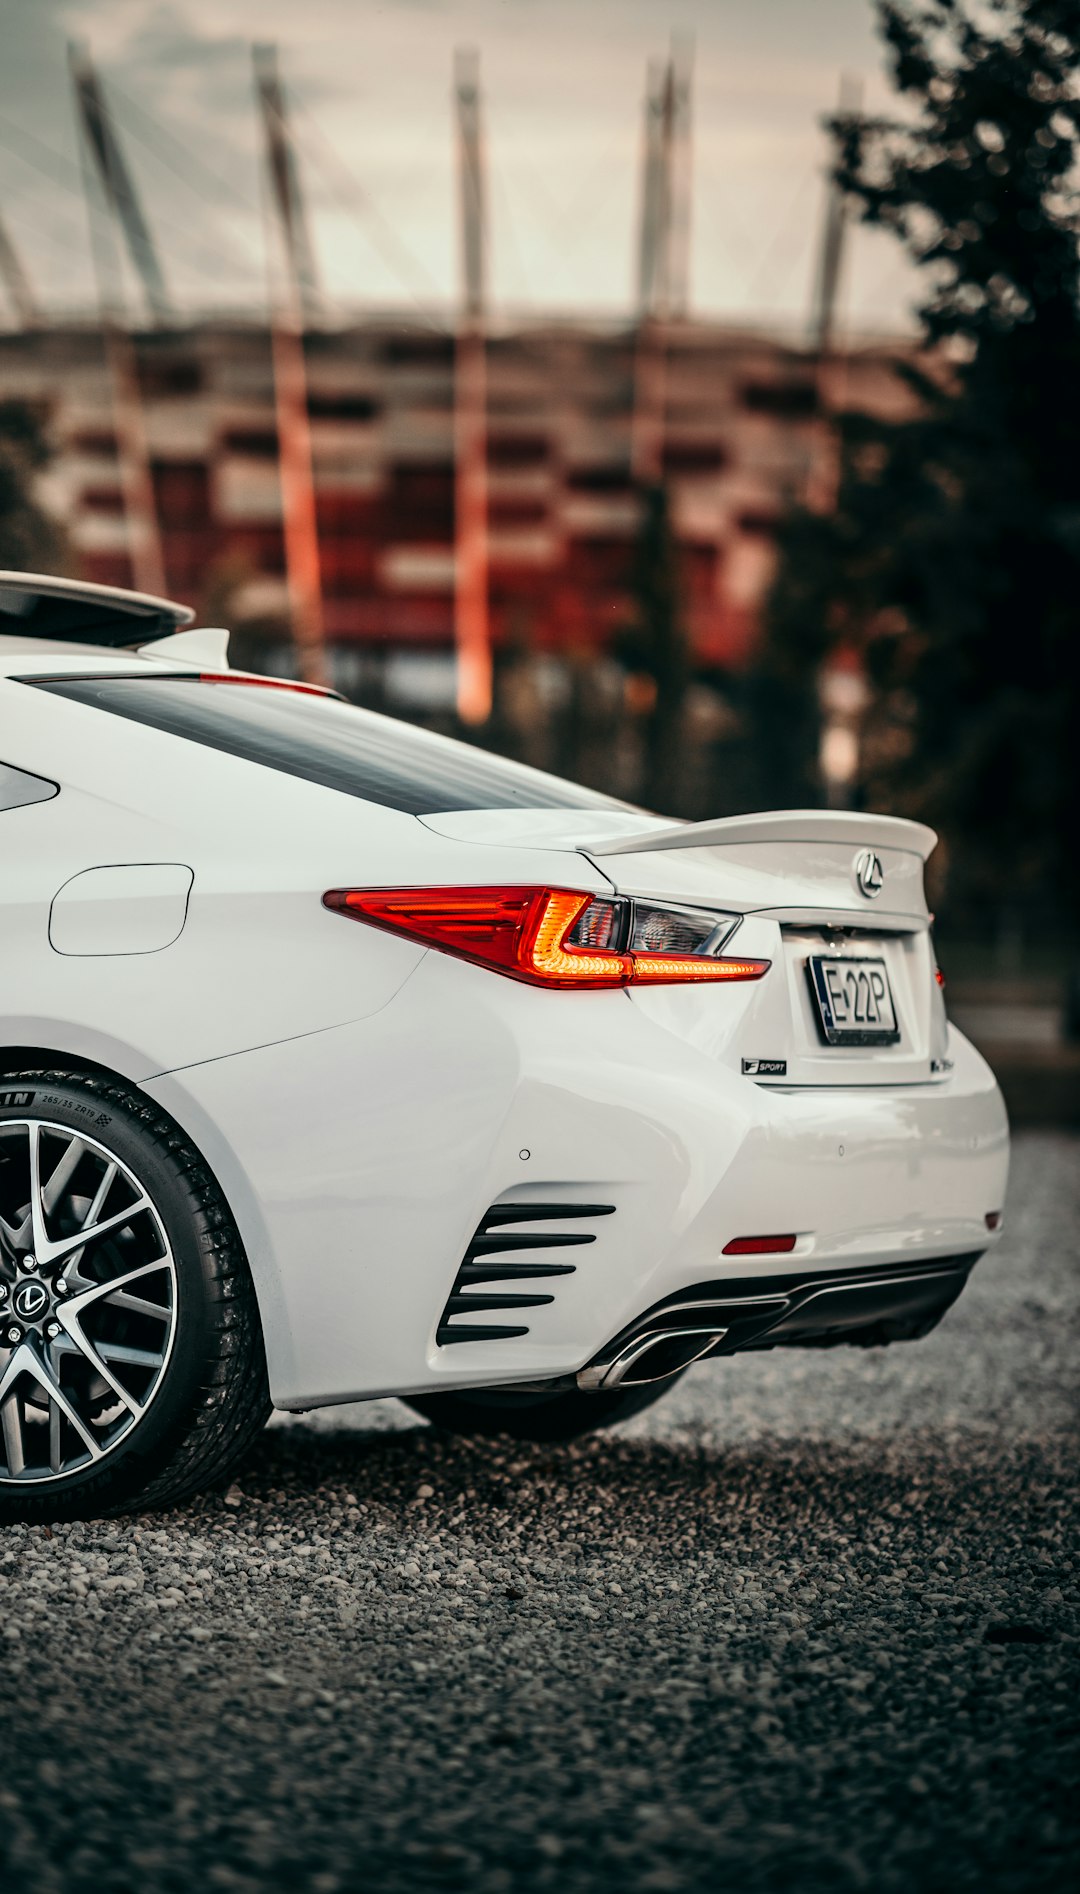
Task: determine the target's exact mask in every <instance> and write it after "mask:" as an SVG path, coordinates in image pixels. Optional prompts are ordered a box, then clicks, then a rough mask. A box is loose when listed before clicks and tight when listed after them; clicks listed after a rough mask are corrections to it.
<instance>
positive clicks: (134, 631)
mask: <svg viewBox="0 0 1080 1894" xmlns="http://www.w3.org/2000/svg"><path fill="white" fill-rule="evenodd" d="M194 616H195V614H194V612H193V611H192V610H191V608H190V606H188V605H178V604H177V603H176V601H175V600H174V599H170V598H154V597H153V596H152V595H151V594H150V593H149V592H128V591H125V590H124V588H123V587H122V586H118V585H92V584H91V583H90V581H89V580H84V579H61V578H57V577H56V576H55V575H54V574H52V573H43V572H0V632H9V633H12V634H13V635H14V636H16V637H19V638H45V639H48V640H50V641H59V642H61V643H64V644H92V645H97V646H98V647H99V648H100V647H101V646H103V645H104V646H111V647H113V648H114V649H117V650H121V651H124V650H128V651H130V650H137V649H138V647H139V646H140V645H144V644H150V643H153V642H156V640H158V639H159V638H171V637H172V636H173V635H174V633H176V632H178V631H181V630H182V629H183V627H184V626H185V625H190V623H191V621H192V619H193V618H194Z"/></svg>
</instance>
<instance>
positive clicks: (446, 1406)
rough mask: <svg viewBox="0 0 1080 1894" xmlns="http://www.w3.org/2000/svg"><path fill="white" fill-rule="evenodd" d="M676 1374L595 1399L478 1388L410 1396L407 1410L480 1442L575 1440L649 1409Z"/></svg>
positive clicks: (577, 1391)
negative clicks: (455, 1392) (458, 1392)
mask: <svg viewBox="0 0 1080 1894" xmlns="http://www.w3.org/2000/svg"><path fill="white" fill-rule="evenodd" d="M678 1379H679V1376H678V1375H670V1376H669V1377H668V1379H667V1380H666V1381H653V1382H651V1383H650V1384H649V1385H648V1386H647V1387H641V1388H613V1389H612V1390H611V1391H610V1392H609V1393H605V1392H604V1391H603V1389H599V1390H598V1391H597V1392H596V1393H595V1394H591V1393H584V1392H582V1391H581V1390H580V1389H577V1388H571V1389H569V1390H568V1391H567V1392H566V1393H564V1394H516V1393H515V1392H514V1391H513V1389H510V1388H500V1389H492V1391H491V1392H490V1393H487V1392H485V1391H483V1390H480V1389H477V1390H474V1391H473V1392H472V1393H469V1394H411V1395H409V1396H408V1398H407V1400H406V1402H405V1405H406V1407H411V1408H414V1409H415V1411H416V1412H417V1413H418V1414H423V1416H424V1418H425V1420H429V1421H433V1422H434V1424H435V1426H436V1427H441V1428H443V1429H444V1430H445V1431H446V1432H447V1433H449V1434H466V1435H473V1436H474V1437H476V1436H478V1437H479V1438H481V1439H484V1440H488V1439H498V1438H499V1437H502V1438H503V1439H509V1440H532V1441H559V1440H577V1439H579V1438H580V1437H581V1435H582V1434H592V1433H595V1432H596V1430H597V1428H599V1427H614V1425H615V1422H616V1421H622V1420H629V1419H630V1416H631V1415H632V1414H640V1413H641V1412H642V1410H643V1409H644V1408H646V1407H651V1406H652V1404H653V1402H654V1401H658V1400H659V1399H660V1396H661V1395H662V1394H666V1393H667V1391H668V1389H669V1388H672V1387H674V1385H675V1383H676V1381H677V1380H678Z"/></svg>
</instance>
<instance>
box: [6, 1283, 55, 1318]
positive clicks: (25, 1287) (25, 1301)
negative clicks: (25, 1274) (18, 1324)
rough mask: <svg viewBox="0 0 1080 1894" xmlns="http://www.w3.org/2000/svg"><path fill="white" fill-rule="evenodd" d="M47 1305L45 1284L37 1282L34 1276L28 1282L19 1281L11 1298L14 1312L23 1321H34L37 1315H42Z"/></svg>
mask: <svg viewBox="0 0 1080 1894" xmlns="http://www.w3.org/2000/svg"><path fill="white" fill-rule="evenodd" d="M48 1306H49V1292H48V1290H47V1289H46V1287H45V1284H44V1283H43V1282H38V1281H37V1280H36V1278H32V1279H31V1280H30V1281H28V1282H20V1283H19V1285H18V1287H17V1289H16V1291H15V1294H14V1295H13V1296H12V1298H11V1307H12V1309H13V1311H14V1313H15V1314H16V1315H21V1316H22V1319H23V1321H24V1322H36V1321H37V1319H38V1316H39V1315H44V1313H45V1311H46V1309H47V1308H48Z"/></svg>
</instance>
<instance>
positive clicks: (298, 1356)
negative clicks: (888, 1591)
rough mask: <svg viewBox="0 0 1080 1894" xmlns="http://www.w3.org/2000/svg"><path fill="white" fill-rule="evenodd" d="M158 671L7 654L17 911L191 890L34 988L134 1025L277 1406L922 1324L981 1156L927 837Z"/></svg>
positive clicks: (288, 695)
mask: <svg viewBox="0 0 1080 1894" xmlns="http://www.w3.org/2000/svg"><path fill="white" fill-rule="evenodd" d="M196 635H198V636H200V637H201V636H203V634H187V636H189V637H191V636H196ZM177 647H178V640H177V639H175V638H174V639H172V640H170V641H169V642H168V644H166V645H163V646H159V647H158V649H159V650H160V654H161V655H160V659H158V660H156V661H151V660H150V659H149V658H147V657H146V656H145V654H144V655H142V656H141V657H139V658H138V659H131V660H130V661H129V660H127V659H120V658H113V659H112V660H107V659H106V658H105V657H103V656H95V657H93V658H90V657H85V658H84V657H83V656H81V655H75V656H72V657H71V658H70V659H68V658H63V657H60V656H53V657H49V658H48V659H47V660H46V658H45V656H44V654H43V656H42V660H41V662H40V663H39V662H37V661H35V662H33V663H31V662H30V660H29V658H28V657H24V656H21V655H20V656H17V657H12V658H11V660H10V663H9V675H11V676H12V677H13V678H15V679H18V680H19V681H18V682H17V683H16V682H13V683H12V684H11V685H9V686H8V688H9V690H11V691H14V692H15V695H16V697H18V698H19V699H20V702H19V704H18V706H17V707H18V710H19V713H20V715H19V720H18V728H19V741H18V743H17V744H16V745H15V748H16V749H18V750H19V754H17V755H15V754H13V755H12V756H10V757H9V758H8V759H7V760H8V761H11V762H14V763H15V764H18V765H20V766H21V767H23V768H29V769H33V768H35V767H39V768H43V759H44V760H49V759H50V758H53V757H55V758H62V760H63V768H62V769H61V768H60V764H59V762H57V763H56V768H55V774H56V776H57V777H58V779H62V780H61V794H60V797H59V799H58V802H57V805H56V807H57V808H59V809H60V810H61V813H62V812H63V807H64V805H65V804H66V805H67V807H68V809H69V810H70V811H71V812H72V819H69V821H68V822H67V824H66V825H65V826H64V827H63V833H62V837H61V835H60V830H59V829H57V837H56V839H55V847H56V848H59V847H60V841H61V840H62V841H63V850H64V851H66V852H64V854H63V862H62V863H60V861H59V857H57V864H58V865H56V866H55V867H54V868H53V869H52V870H50V873H51V877H52V878H51V880H50V878H49V873H46V868H47V866H48V863H47V862H46V864H45V867H42V868H40V871H39V869H38V868H36V867H34V866H33V864H30V865H29V866H27V868H26V874H27V876H30V875H31V868H33V873H34V875H36V876H37V881H38V882H40V884H41V886H40V889H39V891H38V892H39V894H41V895H42V896H43V897H44V900H45V906H44V908H43V909H42V912H43V913H46V912H47V908H48V901H49V899H51V898H52V894H53V892H54V889H55V888H57V887H59V885H60V883H61V882H62V881H65V880H66V878H67V876H69V875H71V874H74V873H76V872H77V871H78V870H81V869H85V868H87V867H90V866H92V865H93V862H94V861H98V860H100V861H107V862H110V863H115V862H117V861H129V862H138V863H142V864H145V863H146V862H147V861H150V860H155V859H157V858H158V857H159V856H160V858H161V859H162V860H165V859H168V861H170V862H174V863H175V862H181V861H182V862H186V863H188V864H189V865H190V868H191V871H192V887H191V896H190V900H189V902H188V905H187V921H186V925H185V926H184V928H183V931H182V932H181V933H180V935H179V936H178V937H177V938H176V939H175V941H173V943H172V944H171V945H169V946H168V949H167V951H163V952H160V953H154V954H151V955H147V956H145V957H143V958H141V959H131V958H126V957H125V951H124V950H118V952H119V957H118V958H116V959H113V960H109V959H96V958H94V957H93V955H92V954H90V949H89V948H86V949H85V953H86V955H88V956H89V957H84V958H78V957H76V958H74V959H65V958H63V957H62V956H58V955H54V956H53V957H52V958H51V959H50V958H49V957H48V956H46V961H47V965H45V964H44V963H43V964H42V968H41V977H42V978H44V977H45V974H46V973H47V974H48V976H49V979H50V980H51V981H52V985H53V986H54V987H56V989H57V992H59V991H60V988H61V987H63V991H64V993H67V991H68V989H69V988H70V989H72V990H74V985H75V984H77V985H78V994H79V995H80V996H81V998H80V999H79V1004H80V1005H81V1006H82V1007H83V1009H84V1011H87V1016H88V1017H89V1014H90V1013H92V1014H93V1019H94V1022H95V1030H98V1029H99V1028H102V1027H103V1023H106V1022H108V1021H111V1020H112V1019H113V1014H114V1013H115V1016H116V1018H115V1024H114V1028H113V1031H114V1037H116V1038H117V1039H119V1036H120V1033H121V1030H122V1029H126V1028H124V1022H125V1021H130V1020H131V1019H132V1018H139V1019H142V1017H143V1015H144V1014H145V1015H146V1017H147V1019H148V1020H149V1021H150V1024H149V1025H148V1026H147V1029H146V1032H145V1033H144V1034H143V1035H142V1037H141V1038H140V1040H139V1041H138V1042H135V1041H133V1050H132V1054H131V1058H130V1060H129V1063H128V1065H127V1067H125V1068H124V1069H125V1070H126V1071H127V1074H128V1076H129V1077H132V1078H135V1079H137V1081H138V1082H139V1083H140V1085H141V1086H142V1088H143V1090H144V1091H145V1092H146V1093H147V1094H148V1095H149V1096H151V1097H153V1098H155V1099H157V1100H158V1101H159V1102H160V1103H161V1104H162V1105H164V1106H165V1107H166V1108H167V1109H168V1110H169V1111H170V1112H171V1113H172V1114H173V1115H174V1117H175V1118H176V1119H177V1120H178V1122H179V1123H180V1124H181V1126H182V1127H183V1128H184V1130H185V1131H186V1133H187V1134H188V1135H189V1136H190V1137H191V1139H192V1140H193V1142H194V1143H195V1144H196V1145H197V1146H198V1147H199V1148H200V1149H202V1150H203V1152H204V1154H205V1155H206V1157H207V1161H208V1162H209V1163H210V1165H211V1167H212V1169H213V1170H214V1172H215V1174H216V1175H217V1177H218V1179H219V1182H220V1183H221V1185H222V1187H223V1189H224V1190H225V1193H226V1195H227V1197H228V1198H229V1201H230V1205H231V1207H232V1209H233V1211H234V1214H235V1215H236V1217H237V1221H238V1223H239V1224H240V1227H241V1232H242V1234H243V1236H244V1240H245V1244H246V1246H247V1248H248V1252H249V1255H250V1257H251V1263H252V1271H253V1275H254V1278H255V1283H256V1288H257V1290H258V1294H259V1300H260V1312H261V1316H262V1323H263V1331H264V1335H265V1337H266V1343H267V1353H268V1361H269V1368H270V1379H271V1388H272V1392H273V1394H274V1398H275V1400H276V1401H277V1402H278V1404H279V1405H282V1406H290V1407H301V1406H308V1405H314V1404H316V1403H321V1402H331V1401H334V1400H345V1399H351V1398H361V1397H364V1396H368V1395H375V1394H381V1393H407V1392H422V1391H430V1390H432V1389H439V1388H442V1389H455V1388H458V1389H461V1388H480V1387H485V1386H486V1387H492V1386H513V1385H517V1386H520V1385H521V1384H530V1383H531V1384H537V1383H540V1384H543V1385H545V1386H567V1385H571V1386H572V1385H573V1384H574V1382H575V1380H576V1381H577V1382H578V1383H579V1384H580V1385H581V1386H583V1387H589V1388H592V1387H597V1386H607V1387H611V1386H615V1385H618V1384H619V1383H620V1382H626V1383H633V1382H634V1381H644V1380H647V1379H652V1378H654V1377H658V1376H661V1375H663V1374H666V1373H671V1372H674V1371H675V1370H676V1369H677V1368H678V1367H680V1366H681V1365H683V1364H684V1363H685V1362H686V1361H688V1360H691V1359H694V1358H696V1357H697V1356H699V1355H701V1354H705V1353H724V1352H732V1351H734V1350H737V1349H740V1348H743V1347H760V1346H773V1345H776V1344H788V1343H799V1344H803V1343H820V1342H831V1341H834V1340H845V1339H846V1340H865V1341H886V1340H891V1339H898V1338H901V1337H903V1336H905V1335H915V1334H919V1333H921V1332H923V1331H924V1330H925V1329H926V1328H927V1327H929V1326H932V1324H933V1322H934V1321H935V1320H936V1319H937V1318H938V1316H939V1315H940V1313H941V1312H942V1311H943V1309H944V1308H945V1307H946V1306H947V1305H948V1303H949V1302H950V1301H951V1300H952V1298H953V1297H954V1296H955V1294H956V1293H957V1292H958V1290H959V1289H960V1288H961V1287H962V1285H963V1282H964V1281H965V1279H966V1276H967V1273H968V1271H969V1269H970V1267H971V1265H972V1263H973V1262H974V1261H975V1260H976V1258H977V1257H978V1255H979V1253H980V1252H981V1251H982V1250H983V1249H985V1248H986V1246H987V1244H988V1243H990V1242H992V1241H993V1240H994V1235H995V1227H996V1220H998V1219H999V1218H1000V1212H1001V1208H1002V1204H1003V1199H1004V1190H1005V1178H1006V1168H1007V1127H1006V1122H1005V1115H1004V1110H1003V1107H1002V1103H1001V1099H1000V1096H999V1094H998V1091H997V1088H996V1086H995V1083H994V1080H993V1077H992V1075H991V1074H990V1072H989V1071H988V1069H987V1068H986V1066H985V1065H984V1063H983V1062H982V1060H981V1059H980V1058H979V1057H978V1055H977V1054H976V1053H975V1052H974V1051H973V1050H972V1048H971V1047H970V1046H968V1045H967V1043H966V1042H965V1041H964V1040H963V1038H962V1037H961V1036H960V1035H958V1034H957V1033H955V1032H954V1031H951V1030H950V1029H949V1028H948V1026H947V1024H946V1020H945V1014H944V1006H943V1001H942V995H941V991H940V988H939V986H938V984H937V981H936V978H935V972H936V970H935V966H934V960H933V953H932V946H931V941H930V935H929V920H928V915H927V912H926V906H925V900H924V896H923V887H922V870H923V860H924V857H925V855H926V853H927V851H928V849H929V847H930V846H931V845H932V842H933V837H932V835H931V833H930V832H929V831H928V830H925V829H922V828H920V827H918V826H916V825H913V824H906V823H895V822H888V821H883V820H882V819H880V818H873V817H863V816H857V815H851V814H835V813H829V812H812V813H810V814H808V815H790V814H788V815H780V816H765V817H755V818H740V819H736V820H735V821H730V822H720V823H714V824H707V825H706V824H702V825H697V826H690V825H681V826H680V827H678V828H675V829H672V828H670V827H669V826H668V825H666V824H665V823H664V822H662V821H660V820H658V819H656V818H652V819H650V818H648V817H645V816H642V814H641V813H640V812H638V811H634V810H630V809H627V808H626V807H625V806H624V805H620V804H617V803H614V802H612V801H610V800H609V799H606V798H604V797H600V796H596V795H593V794H591V793H589V792H586V791H580V792H579V791H577V790H575V789H574V788H573V786H571V785H568V784H560V783H556V782H553V781H552V779H550V778H544V777H542V776H539V775H537V773H536V772H531V771H524V770H521V769H519V768H518V767H517V766H514V765H511V764H505V763H503V762H502V761H501V760H500V759H497V758H494V757H490V756H487V755H485V754H484V753H482V752H479V751H477V750H475V749H472V748H466V747H464V746H461V745H454V744H447V743H445V742H444V741H443V740H441V739H438V738H435V737H432V736H429V735H427V734H426V733H423V732H419V731H416V730H410V729H408V728H407V727H403V726H399V725H394V724H392V723H391V722H389V721H388V720H387V719H384V718H375V717H370V716H368V715H366V714H365V713H363V712H359V711H355V710H352V709H351V708H349V707H347V706H344V705H341V704H337V703H333V702H330V701H328V700H326V699H324V698H322V697H319V696H317V695H316V696H312V695H311V694H308V693H304V692H302V691H301V692H300V693H296V692H294V691H292V690H290V689H288V688H286V689H282V688H281V687H280V686H279V687H273V688H267V683H268V682H269V681H268V680H267V681H262V682H260V681H259V680H253V679H244V678H241V677H239V676H238V675H237V674H235V673H224V672H222V671H221V670H220V669H218V668H214V669H210V670H204V669H202V668H201V664H202V662H204V660H200V658H199V655H198V654H197V653H196V652H194V651H193V652H192V653H191V657H192V659H193V660H194V661H193V662H192V663H191V664H186V663H185V662H184V658H185V654H184V653H182V652H181V651H180V650H178V648H177ZM13 742H14V739H13ZM95 797H96V799H97V800H96V801H95V800H94V798H95ZM103 797H104V798H105V801H104V803H103V802H102V798H103ZM84 804H85V806H86V807H87V808H88V809H89V808H91V806H92V807H93V808H97V807H98V805H99V804H101V806H102V807H106V806H107V808H108V811H109V814H110V822H111V823H112V824H113V828H112V829H111V830H110V833H109V835H108V837H107V844H108V847H107V852H106V853H104V854H101V855H98V856H91V855H86V859H85V860H84V859H83V855H84V854H85V848H84V846H83V844H84V840H85V842H86V847H89V846H90V844H91V842H93V841H94V836H95V833H96V831H95V830H94V827H93V824H92V823H90V821H89V818H88V819H87V821H86V822H83V821H82V819H81V818H79V819H74V818H77V817H78V815H79V811H80V810H81V809H82V807H83V805H84ZM129 804H130V807H129ZM55 826H56V825H55V824H54V827H55ZM94 845H95V846H96V843H95V844H94ZM118 847H119V848H120V853H117V848H118ZM79 849H82V850H83V853H82V854H79ZM73 851H74V853H73ZM148 851H149V852H148ZM76 855H78V859H76ZM69 856H70V859H69ZM36 859H37V858H35V860H36ZM43 859H44V858H43ZM31 878H32V877H31ZM36 885H37V883H36V882H35V886H36ZM27 903H28V904H27V906H26V912H27V915H28V916H29V919H28V922H27V925H28V926H29V925H30V922H31V921H33V920H34V915H35V914H36V909H34V908H33V904H32V903H31V902H30V901H29V895H28V896H27ZM356 923H360V924H359V925H356ZM35 925H36V923H35ZM27 951H28V955H29V948H28V950H27ZM39 960H40V956H39V957H38V959H32V958H28V959H27V962H26V964H27V966H28V967H30V966H33V967H34V968H38V965H39ZM35 977H36V976H35ZM66 1003H67V1002H66V1001H65V1004H66ZM58 1005H59V1001H58V1000H57V999H56V998H55V996H54V997H53V998H52V999H51V1000H50V1001H49V1006H50V1008H51V1009H52V1010H55V1009H56V1008H57V1006H58ZM37 1011H38V1012H41V1013H43V1012H44V1011H45V1002H44V1000H43V1001H42V1002H41V1003H40V1004H39V1005H38V1007H37ZM151 1027H152V1030H151ZM95 1043H96V1042H95ZM93 1056H94V1057H96V1058H97V1059H98V1060H99V1061H100V1059H101V1057H102V1053H101V1051H100V1050H99V1051H97V1052H95V1053H94V1054H93Z"/></svg>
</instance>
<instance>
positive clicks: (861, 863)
mask: <svg viewBox="0 0 1080 1894" xmlns="http://www.w3.org/2000/svg"><path fill="white" fill-rule="evenodd" d="M884 880H885V870H884V869H883V868H882V866H881V856H880V855H875V854H874V851H873V849H872V848H864V849H863V850H862V852H861V854H858V855H856V857H855V886H856V887H857V888H858V890H859V893H860V894H864V895H865V896H866V898H867V900H868V901H872V900H873V899H874V896H875V895H876V894H880V893H881V889H882V884H883V882H884Z"/></svg>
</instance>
